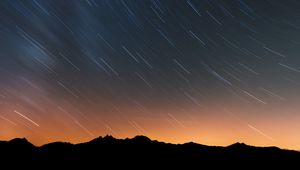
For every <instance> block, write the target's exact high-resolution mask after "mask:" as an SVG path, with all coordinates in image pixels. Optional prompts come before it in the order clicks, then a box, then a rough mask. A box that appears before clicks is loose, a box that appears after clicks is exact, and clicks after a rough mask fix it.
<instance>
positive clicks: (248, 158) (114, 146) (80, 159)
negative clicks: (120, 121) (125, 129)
mask: <svg viewBox="0 0 300 170" xmlns="http://www.w3.org/2000/svg"><path fill="white" fill-rule="evenodd" d="M0 160H2V162H4V163H8V162H26V165H39V166H41V165H45V164H46V165H49V166H52V165H53V166H54V165H58V164H59V165H60V166H72V167H73V166H74V167H78V166H83V165H84V166H91V167H93V166H99V163H101V166H103V167H109V168H108V169H111V168H120V167H121V168H125V167H126V168H128V167H131V168H132V167H135V168H141V167H140V166H139V165H143V166H145V165H147V166H149V167H152V168H155V167H156V169H157V167H160V166H164V167H174V168H178V167H187V166H188V167H198V166H200V165H201V166H203V167H207V166H209V167H210V168H212V167H230V168H232V167H239V166H238V165H243V166H245V165H247V166H249V167H262V166H263V167H269V168H270V167H279V166H287V165H293V166H296V165H298V163H299V162H300V152H298V151H294V150H286V149H280V148H278V147H274V146H271V147H257V146H250V145H247V144H245V143H239V142H237V143H234V144H232V145H229V146H225V147H223V146H207V145H202V144H198V143H194V142H187V143H183V144H171V143H165V142H160V141H157V140H151V139H150V138H148V137H146V136H135V137H133V138H125V139H116V138H114V137H113V136H110V135H107V136H104V137H102V136H100V137H98V138H95V139H93V140H90V141H88V142H84V143H78V144H72V143H69V142H52V143H48V144H45V145H42V146H34V145H33V144H31V143H30V142H29V141H28V140H27V139H25V138H16V139H12V140H10V141H0ZM110 162H115V163H112V164H111V163H110ZM12 165H18V164H12ZM10 166H11V164H10Z"/></svg>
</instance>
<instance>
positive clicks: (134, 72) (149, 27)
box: [0, 0, 300, 149]
mask: <svg viewBox="0 0 300 170" xmlns="http://www.w3.org/2000/svg"><path fill="white" fill-rule="evenodd" d="M0 9H1V10H0V59H1V60H0V61H1V62H0V69H1V71H0V82H1V83H0V139H1V140H9V139H12V138H15V137H26V138H28V139H29V140H30V141H32V142H33V143H34V144H37V145H41V144H44V143H47V142H53V141H59V140H60V141H70V142H74V143H78V142H84V141H87V140H90V139H93V138H95V137H97V136H102V135H106V134H111V135H113V136H115V137H118V138H126V137H132V136H135V135H146V136H148V137H150V138H152V139H157V140H162V141H166V142H171V143H183V142H188V141H194V142H198V143H203V144H209V145H229V144H231V143H234V142H238V141H240V142H246V143H249V144H252V145H262V146H269V145H275V146H280V147H283V148H292V149H300V134H299V130H300V123H299V122H300V114H299V110H300V106H299V101H300V90H299V89H300V57H299V54H300V11H299V9H300V2H298V1H296V0H284V1H283V0H272V1H271V0H265V1H261V0H251V1H250V0H230V1H224V0H143V1H134V0H74V1H61V0H25V1H21V0H7V1H6V0H3V1H1V2H0Z"/></svg>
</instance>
